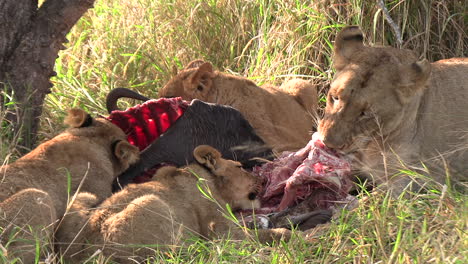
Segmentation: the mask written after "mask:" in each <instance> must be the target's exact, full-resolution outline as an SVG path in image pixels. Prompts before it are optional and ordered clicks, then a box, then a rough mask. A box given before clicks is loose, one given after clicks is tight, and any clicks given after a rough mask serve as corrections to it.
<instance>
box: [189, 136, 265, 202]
mask: <svg viewBox="0 0 468 264" xmlns="http://www.w3.org/2000/svg"><path fill="white" fill-rule="evenodd" d="M193 152H194V157H195V159H196V160H197V162H198V163H200V164H202V165H204V166H205V167H206V168H208V169H209V170H210V171H211V173H212V175H213V176H214V183H215V186H216V188H217V189H218V190H219V191H220V193H221V195H222V198H223V199H224V200H225V201H226V202H228V203H229V205H230V206H231V207H232V209H233V210H236V209H255V208H259V207H260V201H259V200H258V199H257V194H258V192H259V191H260V187H261V185H260V182H259V179H258V178H257V177H255V176H254V175H252V174H250V173H249V172H247V171H245V170H244V169H243V168H242V164H241V163H240V162H237V161H233V160H226V159H223V158H221V153H219V151H217V150H216V149H214V148H213V147H210V146H208V145H201V146H198V147H197V148H195V150H194V151H193Z"/></svg>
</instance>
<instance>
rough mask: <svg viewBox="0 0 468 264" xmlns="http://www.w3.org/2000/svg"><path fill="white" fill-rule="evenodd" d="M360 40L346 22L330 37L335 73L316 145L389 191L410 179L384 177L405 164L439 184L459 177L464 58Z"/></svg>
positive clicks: (466, 84) (465, 133) (467, 70)
mask: <svg viewBox="0 0 468 264" xmlns="http://www.w3.org/2000/svg"><path fill="white" fill-rule="evenodd" d="M362 39H363V35H362V32H361V30H360V29H359V28H358V27H347V28H345V29H344V30H343V31H341V32H340V33H339V34H338V36H337V39H336V41H335V58H334V65H335V68H336V70H337V72H336V75H335V78H334V80H333V82H332V83H331V86H330V90H329V92H328V97H327V106H326V109H325V116H324V118H323V120H321V121H320V123H319V127H318V131H319V132H320V134H321V136H322V137H323V140H324V143H325V144H326V145H327V146H329V147H333V148H336V149H338V150H340V151H342V152H344V153H347V154H349V155H350V156H354V157H355V162H354V165H355V168H356V169H358V170H360V171H362V172H366V173H368V174H370V175H372V176H373V178H374V179H375V180H376V182H377V183H378V184H382V183H385V182H388V183H389V184H388V185H389V186H388V187H390V188H391V189H394V190H395V193H396V194H398V193H400V192H401V191H402V190H403V189H404V187H406V186H407V185H408V183H409V182H410V178H409V177H406V176H401V177H393V178H392V177H391V176H392V175H393V174H395V173H396V172H398V170H399V169H402V168H405V166H408V168H409V169H410V170H415V171H418V172H422V171H425V170H426V169H424V170H422V168H423V164H424V166H427V168H428V170H429V172H428V173H424V174H428V175H430V177H432V178H434V179H436V180H437V181H439V182H443V181H444V179H445V176H446V175H447V174H449V175H451V176H452V177H453V178H454V179H456V180H462V181H466V179H467V176H468V174H467V172H468V163H467V161H468V151H467V148H468V130H467V128H468V107H467V106H466V104H467V101H468V59H467V58H455V59H450V60H442V61H438V62H435V63H429V62H428V61H426V60H421V61H418V60H417V56H416V55H415V54H414V53H413V52H412V51H410V50H404V49H401V50H400V49H396V48H391V47H367V46H364V45H363V41H362ZM443 162H447V166H448V168H447V171H446V169H445V166H444V164H443ZM447 172H448V173H447ZM390 178H391V179H390Z"/></svg>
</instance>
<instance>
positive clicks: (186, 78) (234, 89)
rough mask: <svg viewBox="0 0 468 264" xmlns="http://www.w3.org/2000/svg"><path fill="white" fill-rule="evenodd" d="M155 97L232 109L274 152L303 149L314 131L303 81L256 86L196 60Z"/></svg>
mask: <svg viewBox="0 0 468 264" xmlns="http://www.w3.org/2000/svg"><path fill="white" fill-rule="evenodd" d="M159 96H160V97H175V96H180V97H182V98H183V99H185V100H192V99H200V100H202V101H205V102H210V103H218V104H223V105H229V106H232V107H234V108H236V109H237V110H239V111H240V112H241V113H242V114H243V115H244V117H245V118H246V119H247V120H248V121H249V122H250V124H251V125H252V127H253V128H254V129H255V131H256V132H257V133H258V135H259V136H260V137H261V138H262V139H263V140H264V141H265V142H266V143H267V144H268V145H270V146H271V147H272V148H273V149H274V150H276V151H283V150H297V149H299V148H302V147H304V146H305V145H306V144H307V142H308V141H309V140H310V138H311V132H312V130H314V128H315V121H314V120H315V117H316V111H317V104H318V99H317V98H318V97H317V90H316V87H315V86H314V85H313V84H312V83H310V82H308V81H305V80H299V79H293V80H290V81H288V82H286V83H284V84H283V85H282V86H281V87H279V88H278V87H274V86H271V85H265V86H262V87H259V86H257V85H256V84H255V83H253V82H252V81H250V80H248V79H246V78H243V77H236V76H233V75H230V74H225V73H222V72H219V71H213V67H212V65H211V64H210V63H209V62H204V61H202V60H196V61H193V62H191V63H190V64H189V65H187V67H186V68H185V69H184V70H182V71H181V72H179V73H178V74H177V75H175V76H174V77H173V78H172V79H171V80H170V81H169V82H168V83H167V84H166V85H165V86H164V87H163V88H162V89H161V91H160V92H159Z"/></svg>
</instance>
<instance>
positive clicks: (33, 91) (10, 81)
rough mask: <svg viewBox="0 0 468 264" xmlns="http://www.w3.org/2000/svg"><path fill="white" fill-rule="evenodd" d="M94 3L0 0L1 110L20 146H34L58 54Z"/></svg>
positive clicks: (25, 147)
mask: <svg viewBox="0 0 468 264" xmlns="http://www.w3.org/2000/svg"><path fill="white" fill-rule="evenodd" d="M93 4H94V0H46V1H45V2H44V3H43V4H42V5H41V6H40V7H39V6H38V2H37V0H0V89H1V90H2V94H1V95H2V98H1V101H0V104H1V106H2V110H6V111H8V112H7V115H6V118H7V120H8V121H9V122H11V125H13V129H14V133H15V134H17V135H19V138H20V141H19V142H18V143H19V145H20V146H22V147H24V149H23V151H24V150H29V149H31V148H32V147H33V146H34V145H35V141H36V138H37V131H38V127H39V117H40V116H41V113H42V104H43V102H44V98H45V96H46V95H47V94H48V93H50V88H51V87H52V83H51V82H50V80H49V79H50V77H52V76H54V75H55V74H56V73H55V72H54V71H53V68H54V65H55V59H56V58H57V56H58V52H59V50H61V49H64V48H65V47H64V46H63V43H64V42H67V39H66V34H67V33H68V32H69V31H70V29H71V28H72V27H73V25H75V23H76V22H77V21H78V19H80V17H81V16H82V15H83V14H84V13H85V12H86V11H87V10H88V9H89V8H91V7H92V6H93Z"/></svg>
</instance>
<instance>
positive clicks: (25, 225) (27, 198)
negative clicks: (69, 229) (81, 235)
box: [0, 188, 57, 263]
mask: <svg viewBox="0 0 468 264" xmlns="http://www.w3.org/2000/svg"><path fill="white" fill-rule="evenodd" d="M56 220H57V215H56V211H55V207H54V204H53V202H52V199H51V198H50V196H49V195H48V194H47V193H46V192H44V191H41V190H38V189H32V188H31V189H25V190H22V191H20V192H18V193H16V194H14V195H12V196H11V197H9V198H8V199H6V200H5V201H3V202H1V203H0V227H1V229H3V230H1V232H2V233H1V242H2V243H5V244H4V245H6V247H7V249H8V252H9V254H8V255H9V257H10V256H11V257H13V258H14V257H18V258H20V259H21V260H22V261H23V263H34V261H35V259H36V258H37V257H39V256H36V245H37V244H38V245H39V247H40V252H41V253H45V252H46V251H47V250H48V249H50V243H51V242H52V241H51V240H52V237H53V229H54V225H55V221H56ZM10 252H11V253H10Z"/></svg>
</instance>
